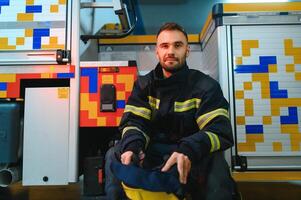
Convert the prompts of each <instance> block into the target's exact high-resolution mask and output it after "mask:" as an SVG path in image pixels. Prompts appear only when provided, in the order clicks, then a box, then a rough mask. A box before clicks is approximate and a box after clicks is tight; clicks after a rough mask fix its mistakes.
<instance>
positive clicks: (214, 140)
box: [205, 131, 221, 152]
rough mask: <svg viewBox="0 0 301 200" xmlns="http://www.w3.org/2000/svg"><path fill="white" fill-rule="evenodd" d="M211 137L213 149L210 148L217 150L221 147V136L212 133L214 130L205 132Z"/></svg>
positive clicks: (212, 150) (211, 150)
mask: <svg viewBox="0 0 301 200" xmlns="http://www.w3.org/2000/svg"><path fill="white" fill-rule="evenodd" d="M205 133H206V134H207V135H208V137H209V139H210V143H211V149H210V152H214V151H217V150H219V149H220V148H221V143H220V141H219V138H218V136H217V135H216V134H214V133H212V132H208V131H206V132H205Z"/></svg>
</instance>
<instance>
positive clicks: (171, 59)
mask: <svg viewBox="0 0 301 200" xmlns="http://www.w3.org/2000/svg"><path fill="white" fill-rule="evenodd" d="M164 61H165V62H166V61H167V62H168V61H178V59H177V58H175V57H166V58H165V59H164Z"/></svg>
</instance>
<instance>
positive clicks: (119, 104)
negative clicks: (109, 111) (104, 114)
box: [116, 100, 125, 108]
mask: <svg viewBox="0 0 301 200" xmlns="http://www.w3.org/2000/svg"><path fill="white" fill-rule="evenodd" d="M116 104H117V105H116V107H117V108H125V100H117V101H116Z"/></svg>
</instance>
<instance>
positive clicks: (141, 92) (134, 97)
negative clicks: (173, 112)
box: [119, 78, 152, 153]
mask: <svg viewBox="0 0 301 200" xmlns="http://www.w3.org/2000/svg"><path fill="white" fill-rule="evenodd" d="M146 87H147V84H146V80H145V79H143V78H140V79H137V80H136V81H135V83H134V86H133V90H132V92H131V95H130V97H129V98H128V101H127V104H126V106H125V109H124V113H123V116H122V119H121V122H120V125H119V130H120V132H121V133H122V138H121V141H120V148H121V152H124V151H127V150H131V151H133V152H134V153H138V152H139V151H140V150H144V149H145V148H146V146H147V144H148V141H149V136H148V133H149V126H150V125H149V124H150V119H151V114H152V111H151V107H150V105H149V103H148V97H147V88H146Z"/></svg>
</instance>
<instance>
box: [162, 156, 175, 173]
mask: <svg viewBox="0 0 301 200" xmlns="http://www.w3.org/2000/svg"><path fill="white" fill-rule="evenodd" d="M176 162H177V158H176V157H175V156H174V154H173V155H171V156H170V157H169V158H168V160H167V162H166V163H165V165H164V167H163V168H162V169H161V171H162V172H167V171H168V170H169V169H170V168H171V166H173V165H174V164H175V163H176Z"/></svg>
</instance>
